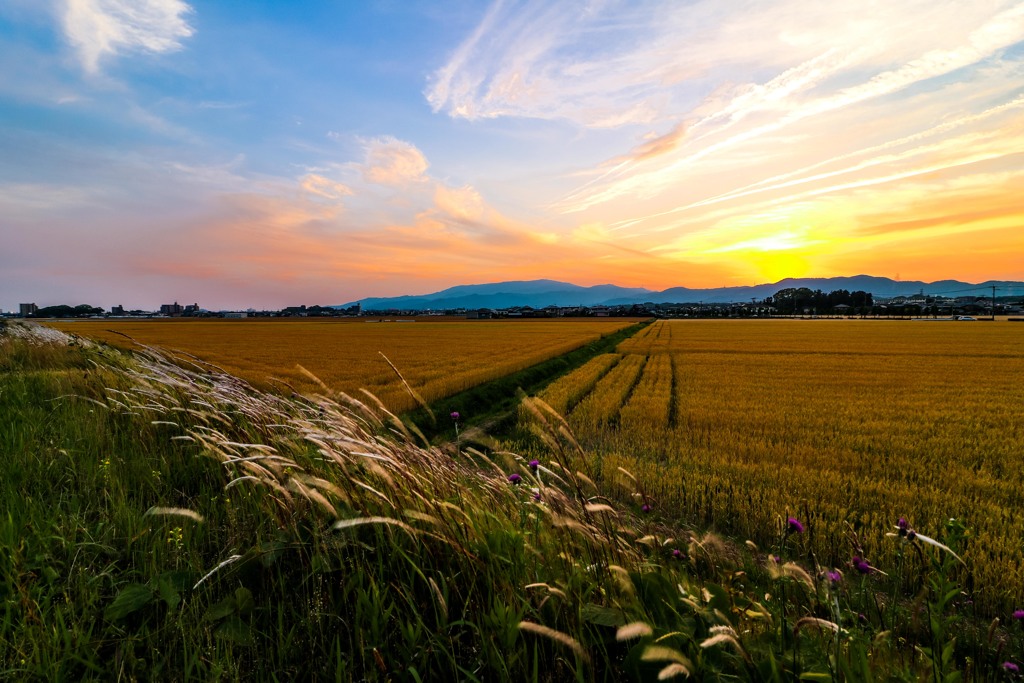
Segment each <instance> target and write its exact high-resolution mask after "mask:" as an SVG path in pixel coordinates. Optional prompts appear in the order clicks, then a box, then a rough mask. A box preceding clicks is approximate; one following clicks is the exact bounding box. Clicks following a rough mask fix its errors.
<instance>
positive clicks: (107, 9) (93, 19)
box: [62, 0, 194, 74]
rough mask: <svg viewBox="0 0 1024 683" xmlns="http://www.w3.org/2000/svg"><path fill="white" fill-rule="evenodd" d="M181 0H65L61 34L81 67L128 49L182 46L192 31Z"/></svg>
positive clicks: (95, 66)
mask: <svg viewBox="0 0 1024 683" xmlns="http://www.w3.org/2000/svg"><path fill="white" fill-rule="evenodd" d="M191 11H192V8H191V7H190V6H189V5H188V4H187V3H185V2H183V1H182V0H64V11H63V16H62V23H63V28H64V34H65V36H66V38H67V40H68V42H69V43H70V44H71V46H72V47H73V48H74V49H75V51H76V53H77V55H78V59H79V62H80V63H81V66H82V68H83V69H84V70H85V71H86V72H87V73H91V74H95V73H97V72H98V71H99V70H100V63H101V62H102V61H103V60H105V59H109V58H112V57H116V56H118V55H121V54H124V53H130V52H149V53H155V54H160V53H165V52H173V51H175V50H179V49H181V48H182V41H183V40H184V39H186V38H188V37H190V36H191V35H192V34H193V33H194V29H193V28H192V26H190V25H189V23H188V21H187V20H186V17H187V15H188V14H189V13H191Z"/></svg>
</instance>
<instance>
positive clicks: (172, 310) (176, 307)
mask: <svg viewBox="0 0 1024 683" xmlns="http://www.w3.org/2000/svg"><path fill="white" fill-rule="evenodd" d="M181 311H182V308H181V304H179V303H178V302H177V301H175V302H174V303H173V304H162V305H161V306H160V315H181Z"/></svg>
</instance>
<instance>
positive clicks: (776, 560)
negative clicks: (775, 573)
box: [768, 555, 782, 564]
mask: <svg viewBox="0 0 1024 683" xmlns="http://www.w3.org/2000/svg"><path fill="white" fill-rule="evenodd" d="M768 557H769V559H771V561H772V562H774V563H775V564H782V558H781V557H779V556H778V555H769V556H768Z"/></svg>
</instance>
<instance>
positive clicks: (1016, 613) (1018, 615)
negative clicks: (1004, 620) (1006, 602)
mask: <svg viewBox="0 0 1024 683" xmlns="http://www.w3.org/2000/svg"><path fill="white" fill-rule="evenodd" d="M1013 618H1014V619H1016V620H1017V621H1020V620H1021V619H1024V609H1015V610H1013Z"/></svg>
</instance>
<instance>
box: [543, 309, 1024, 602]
mask: <svg viewBox="0 0 1024 683" xmlns="http://www.w3.org/2000/svg"><path fill="white" fill-rule="evenodd" d="M616 351H617V352H616V353H614V354H605V355H602V356H598V357H597V358H595V359H594V360H593V361H591V362H590V363H589V364H588V365H585V366H583V367H581V368H579V369H578V370H577V371H575V372H574V373H572V374H570V375H567V376H565V377H564V378H562V379H561V380H559V381H558V382H556V383H554V384H553V385H551V386H550V387H548V389H546V390H545V392H544V393H542V394H541V398H543V399H545V400H547V401H549V402H550V403H552V404H553V405H554V406H556V407H557V408H558V409H560V410H562V411H563V412H566V413H567V414H568V418H569V423H570V425H571V426H572V427H573V429H574V430H575V431H576V433H577V436H578V437H579V439H580V441H581V443H582V444H583V445H584V448H585V449H586V450H587V451H588V452H589V453H590V454H591V458H592V459H593V460H594V462H596V463H597V465H598V466H599V467H600V470H601V471H603V472H604V473H605V474H606V475H607V476H613V474H614V473H615V472H616V471H617V468H618V467H622V468H624V469H626V470H628V471H630V472H632V473H633V474H634V475H636V476H638V478H640V479H641V480H642V481H646V482H648V485H649V487H650V495H651V498H652V499H654V500H656V501H657V507H658V508H659V509H660V512H661V513H662V514H665V515H667V516H669V517H670V518H672V519H676V520H679V521H693V522H696V523H698V524H708V525H711V526H713V527H715V528H718V529H720V530H722V531H725V532H728V533H731V534H736V535H738V536H741V537H745V538H750V539H753V540H755V541H757V542H764V541H765V540H766V539H768V538H770V537H771V536H772V534H774V533H776V531H777V529H778V525H779V523H780V520H785V519H786V518H787V515H788V514H798V515H799V516H800V518H801V519H804V520H806V521H807V522H808V524H809V527H810V533H808V534H806V535H805V536H804V538H803V539H802V541H803V543H804V544H805V547H804V548H803V550H804V551H805V552H806V553H808V554H811V553H813V557H815V558H816V559H817V560H819V561H820V562H821V563H822V564H823V565H828V564H839V563H842V562H844V561H846V562H848V561H849V558H850V557H851V556H853V555H857V554H859V555H862V556H863V555H867V556H870V557H871V558H872V559H877V560H879V561H888V562H893V561H895V558H894V557H893V554H894V553H895V552H896V546H895V544H893V543H891V542H888V541H887V539H886V538H885V536H884V534H885V533H886V532H888V531H891V530H892V527H893V525H894V524H895V522H896V520H897V519H898V518H899V517H906V518H907V519H908V520H910V523H911V524H912V525H916V528H918V529H920V530H922V532H923V531H924V530H925V529H929V528H930V529H938V528H939V527H940V526H941V525H942V524H943V523H944V522H945V521H946V520H947V519H948V518H950V517H956V518H959V519H962V520H963V521H964V522H965V523H966V524H967V525H968V527H969V528H971V529H972V530H973V534H974V535H973V538H972V540H971V543H970V546H969V549H968V551H967V554H966V556H965V559H966V560H967V562H968V566H969V567H970V569H969V572H970V580H971V581H973V582H976V584H977V585H978V586H983V587H984V588H983V590H982V593H981V594H980V595H979V599H980V600H982V601H984V602H985V603H986V604H987V605H989V606H997V605H1005V604H1006V603H1007V600H1015V601H1017V602H1020V601H1022V600H1024V541H1022V539H1024V517H1022V516H1021V515H1019V514H1018V513H1017V511H1018V510H1019V505H1020V502H1019V501H1020V486H1021V473H1022V469H1024V413H1022V407H1024V401H1022V398H1024V383H1022V381H1021V378H1022V377H1024V326H1015V325H1012V324H1005V323H977V324H970V323H966V324H965V323H941V324H939V323H922V322H913V321H901V322H881V321H879V322H876V321H853V320H838V321H799V320H792V321H788V320H787V321H661V322H658V323H656V324H654V325H652V326H650V327H647V328H646V329H644V330H642V331H641V332H640V333H639V334H637V335H635V336H634V337H632V338H631V339H629V340H627V341H625V342H623V343H621V344H620V345H619V346H618V348H617V349H616ZM584 388H585V390H581V389H584Z"/></svg>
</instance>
